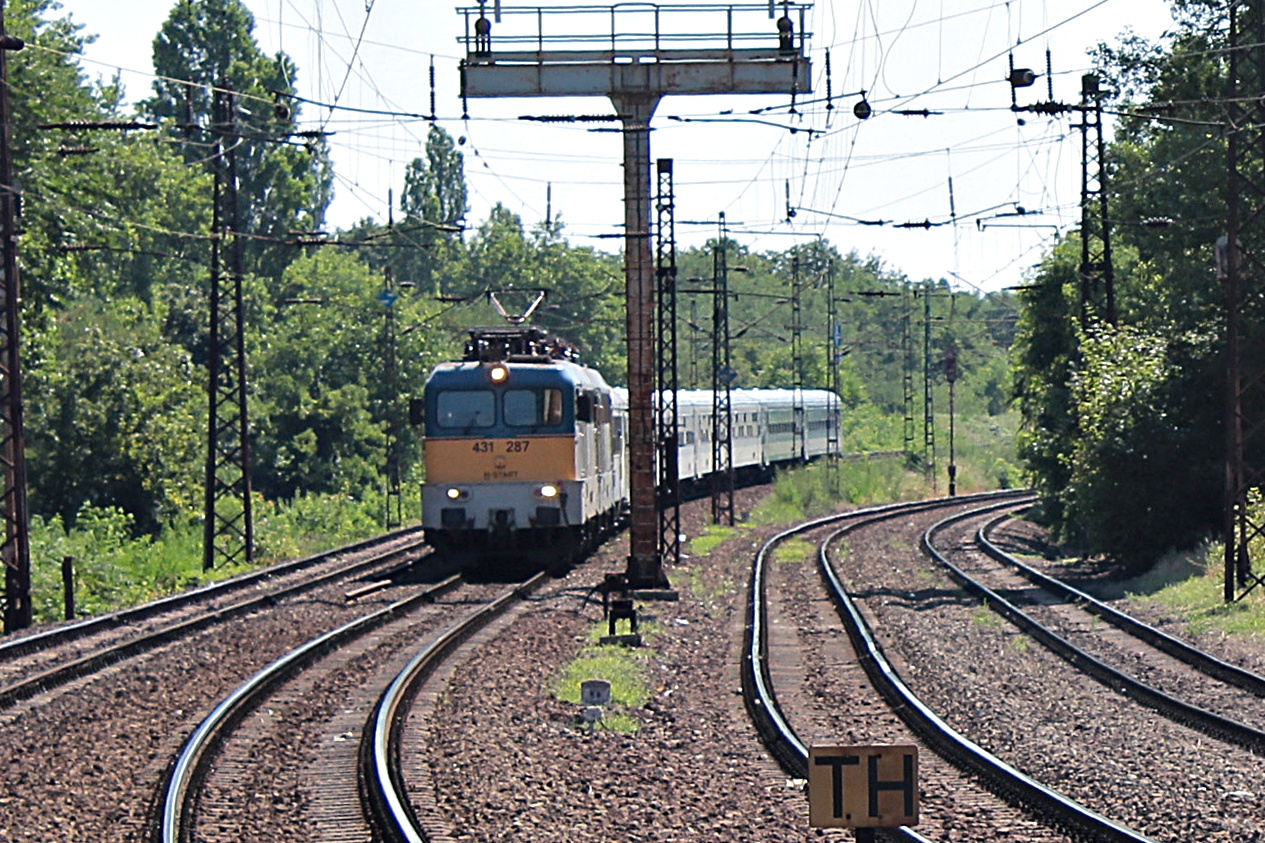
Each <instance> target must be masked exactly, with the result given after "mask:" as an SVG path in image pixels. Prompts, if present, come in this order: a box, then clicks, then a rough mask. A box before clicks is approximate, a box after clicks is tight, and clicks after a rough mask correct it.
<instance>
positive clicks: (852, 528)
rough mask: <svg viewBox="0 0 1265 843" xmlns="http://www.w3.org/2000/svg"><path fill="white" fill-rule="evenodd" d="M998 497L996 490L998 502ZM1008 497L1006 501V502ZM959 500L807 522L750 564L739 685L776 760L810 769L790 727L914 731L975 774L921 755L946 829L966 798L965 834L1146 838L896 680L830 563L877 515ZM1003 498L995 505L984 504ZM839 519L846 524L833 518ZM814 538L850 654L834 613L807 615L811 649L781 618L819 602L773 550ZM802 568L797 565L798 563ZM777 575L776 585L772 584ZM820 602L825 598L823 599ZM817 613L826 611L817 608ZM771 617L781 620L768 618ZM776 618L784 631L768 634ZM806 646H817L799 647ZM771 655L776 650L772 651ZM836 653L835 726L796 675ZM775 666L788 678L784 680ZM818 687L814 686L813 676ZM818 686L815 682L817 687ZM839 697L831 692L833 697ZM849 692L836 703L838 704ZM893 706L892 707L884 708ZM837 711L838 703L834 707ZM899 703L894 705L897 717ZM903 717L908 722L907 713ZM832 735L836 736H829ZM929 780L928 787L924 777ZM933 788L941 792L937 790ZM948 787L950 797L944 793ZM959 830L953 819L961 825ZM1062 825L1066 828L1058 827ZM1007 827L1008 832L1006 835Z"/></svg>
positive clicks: (873, 739) (882, 737)
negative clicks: (827, 635)
mask: <svg viewBox="0 0 1265 843" xmlns="http://www.w3.org/2000/svg"><path fill="white" fill-rule="evenodd" d="M995 497H996V496H994V499H995ZM1012 504H1013V499H1012V500H1010V501H1005V500H1004V501H1003V503H1002V504H1001V505H1003V506H1010V505H1012ZM963 505H964V504H963V503H961V502H957V501H953V502H948V501H938V502H931V503H919V504H906V505H898V506H892V507H882V508H878V509H875V510H865V511H861V512H858V513H851V514H848V515H844V516H835V517H832V518H828V519H822V520H820V521H816V522H810V523H808V524H805V525H801V526H800V527H797V528H794V529H792V530H789V531H786V532H784V533H781V534H779V535H777V536H775V537H773V538H772V539H770V540H769V541H768V542H767V543H766V544H765V545H764V546H763V547H761V549H760V551H759V553H757V554H756V558H755V561H754V565H753V573H752V583H751V588H750V591H749V597H750V603H749V607H748V619H749V626H748V637H747V643H746V646H745V651H746V666H745V667H746V669H744V677H743V678H744V688H745V690H746V693H747V695H748V700H749V703H748V704H749V708H750V710H751V712H752V714H753V717H754V718H755V719H756V721H757V722H758V723H759V724H760V729H761V733H762V734H763V735H764V736H765V740H766V743H767V744H768V746H769V747H770V750H771V751H772V752H773V754H774V755H775V756H776V757H778V758H779V759H780V761H781V762H782V764H783V766H784V767H785V769H786V770H787V772H788V773H789V774H790V775H793V776H796V777H797V778H806V777H807V772H808V769H807V765H808V743H809V742H808V741H807V740H806V739H805V738H801V737H800V735H799V732H798V731H797V729H796V726H795V724H798V725H799V728H800V729H802V730H807V731H810V732H815V733H816V734H817V735H818V736H819V737H821V738H823V739H827V740H825V742H826V743H840V740H839V739H838V737H837V735H838V734H839V730H840V729H842V730H844V731H846V732H848V733H849V735H850V737H849V739H848V740H845V741H842V742H844V743H861V744H864V743H904V742H909V741H911V740H913V739H916V740H917V741H918V742H920V743H921V744H922V745H923V746H924V747H927V748H930V749H932V750H934V752H936V753H937V754H939V755H940V756H941V757H943V758H944V759H946V760H948V761H950V762H951V763H952V764H953V765H954V766H955V767H957V768H959V769H961V770H965V771H968V772H969V773H970V775H961V774H955V773H954V771H953V770H952V769H950V768H948V765H946V764H944V763H943V762H942V761H939V760H938V759H937V758H935V757H934V756H930V757H929V756H928V755H927V754H924V756H923V758H924V760H923V762H922V765H921V766H922V767H923V770H924V773H923V781H924V785H923V788H924V790H930V791H931V793H930V794H929V795H930V797H931V798H930V799H929V800H928V801H929V805H930V807H929V808H928V809H927V810H928V812H929V813H930V814H932V816H931V817H929V819H930V820H931V823H932V824H934V825H935V826H936V828H937V831H938V832H939V833H945V832H950V831H954V832H956V831H961V830H963V829H962V828H961V823H962V822H963V816H961V813H962V812H961V808H962V806H963V805H964V804H969V805H971V806H972V811H971V813H972V814H974V815H975V816H974V820H973V824H972V825H971V827H970V828H969V829H968V831H969V833H972V834H974V835H977V836H979V837H981V838H982V837H989V838H997V837H998V836H999V829H1014V828H1015V827H1017V826H1019V827H1025V829H1026V830H1025V832H1024V837H1023V839H1025V840H1040V839H1048V840H1066V839H1068V837H1069V835H1070V836H1071V837H1072V838H1077V839H1094V840H1115V841H1126V840H1127V841H1133V842H1134V843H1139V841H1144V840H1146V838H1145V837H1143V836H1141V835H1138V834H1136V833H1133V832H1131V831H1130V830H1128V829H1125V828H1123V827H1120V826H1118V825H1117V824H1115V823H1112V822H1110V821H1109V820H1106V819H1105V818H1103V817H1101V816H1099V815H1097V814H1095V813H1094V812H1092V811H1089V810H1088V809H1085V808H1084V807H1082V806H1080V805H1077V804H1076V803H1074V802H1072V801H1071V800H1068V799H1066V798H1065V797H1062V796H1061V795H1059V794H1057V793H1055V792H1053V791H1051V790H1050V789H1049V788H1045V787H1043V786H1042V785H1040V784H1039V783H1037V782H1035V781H1033V780H1032V779H1031V778H1029V777H1027V776H1025V775H1023V774H1022V773H1020V772H1019V771H1017V770H1015V769H1014V768H1013V767H1011V766H1010V765H1008V764H1006V763H1004V762H1002V761H1001V760H1000V759H998V758H996V757H995V756H993V755H991V754H990V753H988V752H986V751H985V750H984V749H982V748H981V747H979V746H978V745H976V744H974V743H973V742H971V741H970V740H968V739H966V738H965V737H964V736H962V735H961V734H959V733H958V732H956V731H955V730H954V729H952V728H951V727H950V726H949V725H948V724H947V723H945V722H944V721H943V720H942V719H941V718H939V717H938V716H937V715H936V714H935V713H934V712H933V711H932V710H931V709H929V708H928V707H927V706H926V705H924V704H923V703H922V701H921V700H919V699H918V698H917V696H916V695H914V694H913V693H912V692H911V691H910V690H909V688H908V686H907V685H906V684H905V683H904V682H903V681H902V680H901V679H900V677H899V676H898V675H897V673H896V671H895V670H894V669H893V668H892V666H891V664H890V663H889V662H888V660H887V659H886V657H885V656H884V654H883V651H882V648H881V647H880V646H879V644H878V643H877V641H876V639H875V638H874V636H873V634H872V632H871V630H870V629H869V626H868V624H867V622H866V621H865V619H864V617H863V615H862V613H861V612H860V611H859V610H858V608H857V606H856V605H855V603H854V602H853V600H852V598H851V597H850V596H849V594H848V592H847V590H846V589H845V588H844V586H843V584H842V582H841V581H840V579H839V576H838V574H837V573H836V571H835V566H834V564H833V563H832V561H831V558H830V553H829V548H830V547H831V546H832V545H833V544H834V543H836V542H839V541H841V540H843V539H844V537H846V536H848V535H849V534H851V533H853V532H856V531H860V530H864V529H867V528H873V527H874V526H875V525H877V524H879V523H881V522H887V521H890V520H891V519H895V518H907V517H909V516H910V515H911V514H914V513H926V512H933V511H935V510H937V509H940V510H943V509H946V508H950V507H956V508H959V509H960V508H962V507H963ZM981 505H982V504H981V503H980V502H979V501H976V502H975V503H973V504H968V506H970V507H973V508H978V507H979V506H981ZM983 505H989V506H997V505H998V504H997V503H995V502H994V503H989V504H983ZM838 525H842V526H838ZM800 535H807V536H811V537H814V538H815V540H816V542H817V552H816V556H817V571H818V574H819V576H820V580H821V582H822V583H823V584H824V585H825V587H826V590H827V592H828V594H829V599H830V603H831V605H832V606H833V608H834V611H835V612H837V614H838V618H839V619H841V620H842V622H843V625H844V627H845V628H846V630H847V635H848V638H849V640H850V642H851V648H852V652H851V653H843V652H839V650H840V649H841V648H840V646H839V645H840V644H841V642H840V641H837V640H836V641H835V642H833V645H834V646H832V647H829V648H828V649H822V648H821V645H820V626H821V625H823V624H825V623H826V622H827V618H825V617H823V616H822V614H820V613H814V614H811V615H802V616H801V618H800V619H799V620H800V622H801V623H802V624H805V625H807V626H808V627H810V628H812V631H813V632H814V637H815V638H817V640H818V642H819V643H818V644H817V645H815V646H814V647H812V648H810V647H809V646H808V645H806V644H803V643H802V642H800V641H798V640H792V639H793V636H790V635H787V634H786V630H785V626H786V625H787V622H788V621H789V620H790V614H791V613H792V611H793V610H794V608H793V607H792V606H790V605H780V606H779V605H773V603H775V602H776V601H778V600H785V601H792V600H793V601H796V603H797V606H798V607H801V608H800V609H799V610H800V611H803V609H802V607H805V606H810V605H812V603H813V602H814V601H813V598H812V596H811V594H809V593H808V590H807V589H809V588H811V585H810V584H809V583H808V582H806V579H807V578H804V577H800V578H799V579H798V581H796V578H795V577H794V576H793V575H792V574H790V573H787V572H784V571H777V570H774V569H775V568H782V567H785V566H775V565H774V564H773V563H772V559H773V556H774V555H775V553H776V551H777V548H778V547H779V546H780V545H783V544H784V543H785V542H786V541H787V540H789V539H791V538H793V537H796V536H800ZM801 573H802V572H801ZM770 580H776V585H775V586H774V585H770ZM818 603H820V601H818ZM818 608H819V610H820V609H821V608H824V607H823V606H819V607H818ZM770 616H774V617H776V618H777V619H778V622H777V623H776V624H770V623H769V621H768V619H769V617H770ZM776 626H781V627H783V629H782V630H781V632H780V634H779V633H778V632H775V631H773V629H774V627H776ZM800 649H804V650H809V651H810V652H798V651H799V650H800ZM774 656H776V658H775V657H774ZM823 658H825V659H829V660H830V668H829V669H830V670H831V671H835V672H840V673H844V674H846V675H847V679H846V680H845V681H844V684H846V685H849V686H851V687H850V690H849V692H848V699H847V703H846V705H844V706H843V707H844V708H845V709H846V710H847V711H848V712H849V715H850V716H849V717H848V718H846V719H847V720H848V721H850V722H851V723H852V725H849V726H844V725H842V723H838V724H836V723H832V722H831V719H832V718H831V717H829V716H828V715H827V713H826V712H825V711H823V710H822V708H821V703H820V699H816V700H814V699H812V698H811V697H812V695H811V694H805V693H804V692H803V691H802V690H798V689H796V688H795V687H794V686H795V685H796V684H797V682H796V680H797V678H798V679H800V680H801V681H802V679H803V675H804V673H807V674H809V675H810V676H811V673H812V671H813V670H815V669H820V668H819V667H818V666H815V665H812V664H807V663H806V662H809V661H811V660H814V659H816V660H820V659H823ZM775 662H776V663H781V664H786V663H794V664H796V665H797V667H796V668H795V669H786V668H785V667H783V668H782V669H781V670H780V671H777V670H775V669H774V667H773V664H774V663H775ZM862 671H863V672H864V674H865V675H866V676H868V679H869V681H870V682H871V683H872V685H873V688H872V690H871V691H870V692H868V693H858V690H857V688H856V684H857V680H858V679H859V678H860V676H859V675H860V674H861V673H862ZM778 673H780V674H781V677H780V678H781V679H783V680H784V681H783V682H778V681H777V679H778ZM815 684H816V683H815ZM779 687H780V688H781V691H780V694H781V695H782V696H783V697H784V698H786V699H787V700H788V701H789V708H790V709H791V711H787V710H784V709H783V706H782V703H781V702H780V701H779V691H778V688H779ZM818 693H819V694H820V691H818ZM832 696H833V695H832ZM838 702H842V701H836V703H838ZM884 705H886V706H890V710H889V711H881V709H882V708H883V707H884ZM831 708H832V709H833V708H834V706H831ZM858 709H861V710H863V711H864V715H863V716H862V718H861V719H862V720H864V723H865V725H864V727H863V728H860V729H859V728H858V727H857V726H856V725H855V719H856V718H855V717H853V716H851V715H855V714H856V712H857V710H858ZM895 712H899V717H898V715H897V714H896V713H895ZM901 720H903V721H904V723H903V724H902V723H901V722H900V721H901ZM832 735H834V736H835V737H834V739H833V740H830V739H828V738H829V737H830V736H832ZM978 780H983V781H984V782H987V783H988V784H989V789H990V790H991V791H993V792H997V793H1000V794H1003V795H1004V796H1005V797H1006V798H1007V799H1008V801H1010V802H1012V803H1015V804H1018V805H1020V806H1021V807H1022V808H1024V809H1025V810H1026V811H1028V812H1030V813H1031V814H1033V815H1037V816H1040V817H1043V818H1044V820H1045V822H1046V823H1048V824H1049V826H1050V828H1049V829H1048V830H1043V829H1041V828H1039V827H1037V826H1036V823H1034V822H1032V821H1031V819H1030V818H1024V817H1022V816H1017V815H1016V812H1015V811H1014V810H1013V809H1011V808H1010V807H1009V806H1007V805H1005V804H1002V803H1001V800H999V799H997V798H996V797H994V796H992V795H991V794H990V793H988V792H985V791H983V789H982V788H981V787H980V785H979V783H978ZM928 783H930V784H928ZM936 791H939V793H938V794H937V793H936ZM946 791H947V792H948V793H949V798H946V796H945V792H946ZM946 810H948V811H957V812H958V814H959V815H958V816H935V815H936V814H937V813H939V812H943V811H946ZM955 825H956V826H957V828H954V826H955ZM1060 829H1066V830H1067V831H1066V833H1065V832H1064V831H1060ZM885 833H886V835H887V836H888V837H890V838H892V839H896V840H905V841H911V840H912V841H918V840H924V839H926V838H924V837H921V836H920V835H918V834H917V833H915V832H914V831H912V830H910V829H905V828H900V829H894V830H889V831H886V832H885ZM1003 836H1004V835H1003Z"/></svg>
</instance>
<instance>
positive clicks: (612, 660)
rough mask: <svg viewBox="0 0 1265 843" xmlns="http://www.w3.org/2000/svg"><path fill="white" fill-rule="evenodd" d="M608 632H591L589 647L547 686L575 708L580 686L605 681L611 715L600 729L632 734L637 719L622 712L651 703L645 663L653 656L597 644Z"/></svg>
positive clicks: (648, 632) (603, 628) (646, 632)
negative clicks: (588, 682)
mask: <svg viewBox="0 0 1265 843" xmlns="http://www.w3.org/2000/svg"><path fill="white" fill-rule="evenodd" d="M607 631H608V630H607V626H606V623H605V622H602V623H600V624H597V625H595V626H594V627H593V628H592V630H591V631H590V635H589V643H588V645H587V646H586V647H585V648H584V649H583V650H582V651H581V652H580V654H579V655H578V656H577V657H576V658H575V659H573V660H572V661H571V662H570V663H568V664H567V665H566V666H564V667H563V668H562V670H561V671H560V672H559V673H558V675H556V676H555V677H554V678H553V680H552V681H551V682H550V693H552V694H553V695H554V696H555V697H557V698H558V699H559V700H562V701H563V702H568V703H573V704H575V705H577V706H578V705H580V703H581V699H580V687H581V685H582V684H583V683H584V682H586V681H588V680H590V679H604V680H606V681H607V682H609V683H611V704H612V711H611V712H608V713H606V714H605V716H604V718H603V720H602V726H603V727H604V728H607V729H612V730H614V731H618V732H635V731H637V729H638V728H639V725H638V721H637V719H636V718H634V717H632V716H630V715H628V714H626V713H624V712H623V711H621V709H630V708H640V707H642V706H644V705H645V704H646V702H647V701H648V700H649V699H650V691H651V689H650V681H649V678H648V677H647V674H646V662H647V661H648V660H649V659H650V658H651V657H652V655H653V654H652V652H651V651H650V650H649V649H642V648H632V647H621V646H618V645H603V644H600V643H598V642H599V641H600V640H601V638H602V636H604V635H606V633H607ZM651 634H652V630H643V635H647V636H649V635H651ZM577 714H578V711H577Z"/></svg>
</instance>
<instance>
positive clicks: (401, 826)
mask: <svg viewBox="0 0 1265 843" xmlns="http://www.w3.org/2000/svg"><path fill="white" fill-rule="evenodd" d="M549 578H550V577H549V574H548V573H547V572H543V571H542V572H541V573H538V574H536V575H535V576H533V577H531V578H530V579H528V580H526V581H524V582H522V583H519V584H518V585H515V586H514V587H513V588H511V589H510V590H509V591H507V592H506V593H505V594H502V595H501V596H500V597H497V598H496V599H495V600H493V601H491V602H490V603H486V604H484V605H483V606H480V607H479V608H478V609H476V610H474V611H473V612H471V613H470V614H469V615H467V616H466V617H465V618H463V619H462V620H461V621H460V622H458V623H457V624H455V625H453V626H452V627H451V628H449V629H448V630H447V631H445V632H444V633H442V634H441V635H439V636H438V637H436V638H435V639H433V640H432V641H431V643H430V644H428V645H427V646H426V647H425V648H424V649H423V650H422V651H421V652H419V653H418V654H417V655H416V656H414V657H413V659H412V660H410V661H409V663H408V664H407V665H405V667H404V669H403V670H401V671H400V672H399V674H398V675H396V677H395V679H394V680H392V682H391V684H390V685H389V686H388V687H387V689H386V691H384V692H383V694H382V697H381V698H380V699H379V700H378V704H377V705H376V706H375V707H374V710H373V713H372V714H371V715H370V717H369V721H368V723H367V725H366V728H365V730H364V733H363V738H362V741H361V747H360V752H361V759H360V765H361V771H362V772H361V776H362V780H363V782H364V788H365V790H364V795H365V797H366V798H367V801H368V803H369V804H368V807H369V809H370V811H369V812H370V814H371V815H372V816H373V818H374V820H375V822H376V824H377V826H378V830H379V832H380V833H381V834H382V835H383V837H384V839H386V840H389V841H408V843H425V841H426V839H427V837H426V834H425V832H424V831H423V830H422V828H421V823H420V822H419V820H418V818H417V816H416V814H415V813H414V811H413V809H412V806H411V804H410V802H409V799H408V794H407V791H406V789H405V782H404V774H403V773H402V772H401V771H400V764H399V759H400V746H399V736H400V732H401V730H402V729H403V718H404V716H406V715H407V714H408V704H409V702H410V701H411V700H412V698H413V696H414V695H415V694H416V692H417V690H418V688H419V687H420V685H421V683H422V681H423V680H425V678H426V677H427V676H429V675H430V674H431V673H432V672H434V670H435V668H436V667H437V666H438V665H439V663H440V662H442V661H443V660H444V659H445V658H447V657H448V656H449V655H450V654H451V653H452V652H453V651H454V650H455V649H457V647H459V646H460V645H461V644H462V643H464V642H465V641H466V640H467V639H468V638H469V637H470V636H471V635H473V634H474V633H475V632H477V631H478V630H480V629H482V628H483V627H484V626H486V625H487V624H488V623H489V622H491V621H492V620H493V619H494V618H496V617H498V616H499V615H501V614H502V613H503V612H504V611H505V610H506V609H507V608H509V606H510V605H511V604H513V603H515V602H517V601H519V600H522V599H525V598H526V597H527V596H528V595H529V594H531V592H533V591H535V590H536V588H538V587H539V586H540V584H541V583H543V582H544V581H545V580H547V579H549Z"/></svg>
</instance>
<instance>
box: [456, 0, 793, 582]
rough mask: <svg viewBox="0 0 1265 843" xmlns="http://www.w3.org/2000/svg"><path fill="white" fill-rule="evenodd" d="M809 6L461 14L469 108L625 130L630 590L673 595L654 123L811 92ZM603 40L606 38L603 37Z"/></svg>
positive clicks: (575, 8) (483, 6)
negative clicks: (532, 100) (660, 416)
mask: <svg viewBox="0 0 1265 843" xmlns="http://www.w3.org/2000/svg"><path fill="white" fill-rule="evenodd" d="M808 8H809V6H808V5H806V4H803V3H790V2H780V3H773V2H769V3H767V4H747V5H743V4H736V5H729V6H717V7H715V9H707V8H700V7H699V6H697V5H695V6H689V7H686V6H672V5H654V4H637V5H635V6H618V5H616V6H611V7H607V8H599V7H594V6H570V7H568V6H552V7H548V8H544V7H534V6H531V7H528V6H523V7H514V8H501V7H500V4H499V2H498V3H497V4H496V6H495V8H494V10H493V13H492V14H493V18H492V19H489V18H488V16H487V11H488V10H487V8H486V4H484V3H480V5H479V6H477V7H467V8H463V9H459V10H458V13H459V14H462V15H464V17H465V21H466V34H465V36H464V39H463V40H464V44H465V47H466V58H465V60H464V61H463V62H462V63H461V90H462V96H463V98H465V97H487V98H490V97H581V96H604V97H607V98H609V99H610V101H611V103H612V104H613V105H614V106H615V110H616V112H617V116H618V119H619V121H620V123H621V124H622V128H623V141H624V144H623V154H624V255H625V259H624V266H625V284H626V296H627V301H628V313H627V341H628V415H629V436H628V447H629V473H630V477H629V480H630V503H631V513H632V523H631V525H630V529H629V541H630V546H631V555H630V556H629V559H628V570H627V573H626V580H627V586H628V587H629V588H630V589H660V588H666V587H667V585H668V580H667V576H666V574H665V572H664V570H663V560H662V559H660V558H659V555H658V551H657V538H658V537H657V531H658V506H659V504H658V496H657V495H656V492H655V480H656V476H655V465H654V458H655V447H656V436H655V424H654V405H653V396H654V390H655V383H654V380H655V357H654V353H655V344H654V316H655V303H654V290H655V261H654V253H653V248H652V246H653V244H652V243H651V236H652V231H651V222H650V220H651V185H650V120H651V118H652V117H653V116H654V111H655V108H656V107H657V106H658V104H659V100H660V99H662V98H663V97H664V96H668V95H673V94H788V95H790V96H792V97H793V96H795V95H797V94H804V93H810V92H811V90H812V85H811V81H812V69H811V66H810V63H809V60H808V57H807V54H806V52H805V46H806V43H807V38H808V35H807V33H806V32H805V31H804V23H805V18H806V13H807V10H808ZM502 30H504V32H502ZM595 33H603V34H602V35H601V36H600V39H599V36H596V35H595ZM625 33H633V34H625ZM594 44H600V47H596V48H595V47H594V46H593V45H594ZM665 44H671V45H672V46H671V47H666V46H664V45H665Z"/></svg>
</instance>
